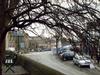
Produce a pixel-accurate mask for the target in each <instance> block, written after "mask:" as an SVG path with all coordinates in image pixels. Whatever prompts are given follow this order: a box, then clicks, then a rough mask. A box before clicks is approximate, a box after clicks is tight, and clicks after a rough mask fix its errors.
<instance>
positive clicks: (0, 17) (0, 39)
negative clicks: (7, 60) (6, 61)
mask: <svg viewBox="0 0 100 75" xmlns="http://www.w3.org/2000/svg"><path fill="white" fill-rule="evenodd" d="M5 1H6V0H0V75H2V62H3V57H4V51H5V36H6V26H5Z"/></svg>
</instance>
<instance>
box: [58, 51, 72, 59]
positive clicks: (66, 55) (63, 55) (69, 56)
mask: <svg viewBox="0 0 100 75" xmlns="http://www.w3.org/2000/svg"><path fill="white" fill-rule="evenodd" d="M59 56H60V58H61V59H62V60H72V59H73V57H74V52H73V51H71V50H66V51H65V52H63V53H61V54H60V55H59Z"/></svg>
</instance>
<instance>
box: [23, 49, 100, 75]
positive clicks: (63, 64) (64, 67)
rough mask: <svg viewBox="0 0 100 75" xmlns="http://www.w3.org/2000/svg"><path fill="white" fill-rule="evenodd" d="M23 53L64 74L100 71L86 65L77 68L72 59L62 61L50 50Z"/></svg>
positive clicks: (96, 74) (91, 74)
mask: <svg viewBox="0 0 100 75" xmlns="http://www.w3.org/2000/svg"><path fill="white" fill-rule="evenodd" d="M24 55H25V56H26V57H28V58H30V59H33V60H35V61H37V62H39V63H42V64H45V65H46V66H49V67H51V68H53V69H55V70H57V71H59V72H62V73H64V75H100V71H99V70H97V69H89V68H88V67H83V68H79V67H78V66H76V65H74V64H73V62H72V61H62V60H61V59H59V57H58V56H56V55H54V54H53V53H52V51H46V52H32V53H28V54H24Z"/></svg>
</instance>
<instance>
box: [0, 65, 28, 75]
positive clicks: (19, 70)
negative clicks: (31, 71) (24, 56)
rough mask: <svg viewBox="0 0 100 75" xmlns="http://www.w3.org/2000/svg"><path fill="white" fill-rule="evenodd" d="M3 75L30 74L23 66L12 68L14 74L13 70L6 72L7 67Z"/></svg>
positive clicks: (4, 68)
mask: <svg viewBox="0 0 100 75" xmlns="http://www.w3.org/2000/svg"><path fill="white" fill-rule="evenodd" d="M2 68H3V72H2V74H3V75H28V72H27V71H26V70H25V69H24V68H23V67H21V66H14V67H12V69H13V70H14V72H12V71H11V70H8V71H7V72H5V71H6V67H5V66H3V67H2Z"/></svg>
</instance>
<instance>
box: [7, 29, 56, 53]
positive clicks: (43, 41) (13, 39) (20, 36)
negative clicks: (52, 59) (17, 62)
mask: <svg viewBox="0 0 100 75" xmlns="http://www.w3.org/2000/svg"><path fill="white" fill-rule="evenodd" d="M54 46H55V39H52V38H46V37H38V36H35V37H30V36H29V35H28V33H26V32H25V31H23V30H18V31H10V32H8V33H7V36H6V50H13V51H16V52H18V53H19V52H21V53H23V52H30V51H39V50H42V49H45V48H51V47H54Z"/></svg>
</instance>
